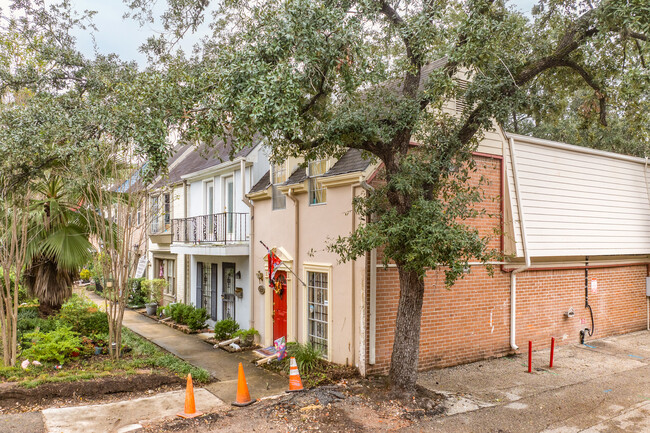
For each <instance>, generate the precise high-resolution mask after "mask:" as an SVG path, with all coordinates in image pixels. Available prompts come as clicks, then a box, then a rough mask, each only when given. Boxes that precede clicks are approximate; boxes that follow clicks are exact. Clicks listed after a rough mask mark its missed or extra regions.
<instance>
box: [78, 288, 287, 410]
mask: <svg viewBox="0 0 650 433" xmlns="http://www.w3.org/2000/svg"><path fill="white" fill-rule="evenodd" d="M83 294H84V295H85V296H88V298H90V299H91V300H92V301H93V302H95V303H96V304H97V305H100V306H101V305H103V303H104V300H103V299H102V298H101V297H99V296H97V295H96V294H95V293H93V292H90V291H84V292H83ZM123 325H124V326H126V327H127V328H129V329H130V330H131V331H133V332H135V333H136V334H138V335H140V336H142V337H144V338H146V339H147V340H149V341H151V342H152V343H154V344H156V345H158V346H160V347H162V348H163V349H165V350H167V351H168V352H171V353H173V354H174V355H176V356H178V357H179V358H181V359H183V360H185V361H187V362H189V363H190V364H192V365H195V366H197V367H201V368H204V369H206V370H207V371H208V372H209V373H210V374H211V375H212V376H213V377H214V378H215V379H217V381H216V382H214V383H211V384H209V385H207V386H206V387H205V388H206V389H207V390H208V391H210V392H212V393H213V394H214V395H216V396H217V397H219V398H220V399H221V400H223V401H224V402H225V403H226V404H229V403H230V402H233V401H234V400H235V395H236V393H237V367H238V364H239V363H240V362H241V363H242V364H243V366H244V373H245V374H246V382H247V383H248V389H249V391H250V394H251V398H253V399H257V398H262V397H268V396H271V395H277V394H281V393H283V392H284V391H285V390H286V389H287V388H288V386H289V381H288V379H287V378H285V377H282V376H280V375H279V374H275V373H272V372H270V371H268V370H264V369H262V368H259V367H256V366H255V365H254V364H252V363H251V361H253V360H255V359H257V358H256V357H255V356H254V355H253V354H252V353H251V352H240V353H228V352H226V351H224V350H221V349H214V348H213V347H212V346H211V345H210V344H208V343H206V342H205V341H204V340H202V339H201V338H200V337H199V336H197V335H195V334H185V333H183V332H181V331H178V330H176V329H173V328H170V327H169V326H166V325H163V324H161V323H158V322H156V321H154V320H152V319H150V318H148V317H145V316H143V315H141V314H139V313H136V312H135V311H132V310H128V309H127V310H126V311H124V321H123Z"/></svg>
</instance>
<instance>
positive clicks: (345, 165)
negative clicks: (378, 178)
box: [249, 149, 370, 193]
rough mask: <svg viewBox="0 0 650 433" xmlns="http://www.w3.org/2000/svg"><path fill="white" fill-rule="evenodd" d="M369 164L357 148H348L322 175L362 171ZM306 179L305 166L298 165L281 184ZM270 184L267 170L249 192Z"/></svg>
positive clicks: (262, 188) (261, 189) (294, 182)
mask: <svg viewBox="0 0 650 433" xmlns="http://www.w3.org/2000/svg"><path fill="white" fill-rule="evenodd" d="M369 165H370V160H369V159H365V158H363V155H362V152H361V151H360V150H358V149H348V151H347V152H346V153H345V155H343V156H342V157H341V159H339V160H338V161H337V162H336V163H335V164H334V165H333V166H332V168H330V169H329V170H328V171H327V172H326V173H325V174H324V175H323V177H329V176H337V175H340V174H346V173H354V172H357V171H363V170H365V169H366V168H368V166H369ZM306 179H307V168H306V167H298V168H297V169H296V170H295V171H294V172H293V173H292V174H291V176H289V179H287V180H286V181H285V182H284V183H283V184H282V185H296V184H298V183H302V182H304V181H305V180H306ZM270 186H271V182H270V171H267V172H266V174H265V175H264V176H262V178H261V179H260V180H259V181H258V182H257V183H256V184H255V185H254V186H253V187H252V188H251V190H250V191H249V193H255V192H260V191H264V190H266V189H267V188H268V187H270Z"/></svg>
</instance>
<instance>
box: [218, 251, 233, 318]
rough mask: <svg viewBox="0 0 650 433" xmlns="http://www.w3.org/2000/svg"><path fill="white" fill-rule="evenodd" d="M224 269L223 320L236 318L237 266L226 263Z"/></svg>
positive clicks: (222, 290) (222, 291) (222, 292)
mask: <svg viewBox="0 0 650 433" xmlns="http://www.w3.org/2000/svg"><path fill="white" fill-rule="evenodd" d="M221 267H222V269H223V279H222V283H223V287H222V289H221V305H222V314H223V317H222V318H223V319H234V318H235V264H234V263H224V264H223V265H221Z"/></svg>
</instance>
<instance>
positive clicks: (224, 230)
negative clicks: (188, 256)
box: [172, 212, 248, 244]
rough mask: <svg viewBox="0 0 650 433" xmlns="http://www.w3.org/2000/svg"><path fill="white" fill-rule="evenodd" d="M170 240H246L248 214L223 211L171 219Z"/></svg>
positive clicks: (192, 241)
mask: <svg viewBox="0 0 650 433" xmlns="http://www.w3.org/2000/svg"><path fill="white" fill-rule="evenodd" d="M172 235H173V236H172V242H178V243H192V244H200V243H206V242H208V243H220V244H227V243H231V242H232V243H234V242H244V241H247V240H248V214H247V213H237V212H223V213H218V214H213V215H201V216H196V217H190V218H178V219H174V220H173V221H172Z"/></svg>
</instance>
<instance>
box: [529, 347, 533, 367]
mask: <svg viewBox="0 0 650 433" xmlns="http://www.w3.org/2000/svg"><path fill="white" fill-rule="evenodd" d="M528 372H529V373H532V372H533V342H532V341H529V342H528Z"/></svg>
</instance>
